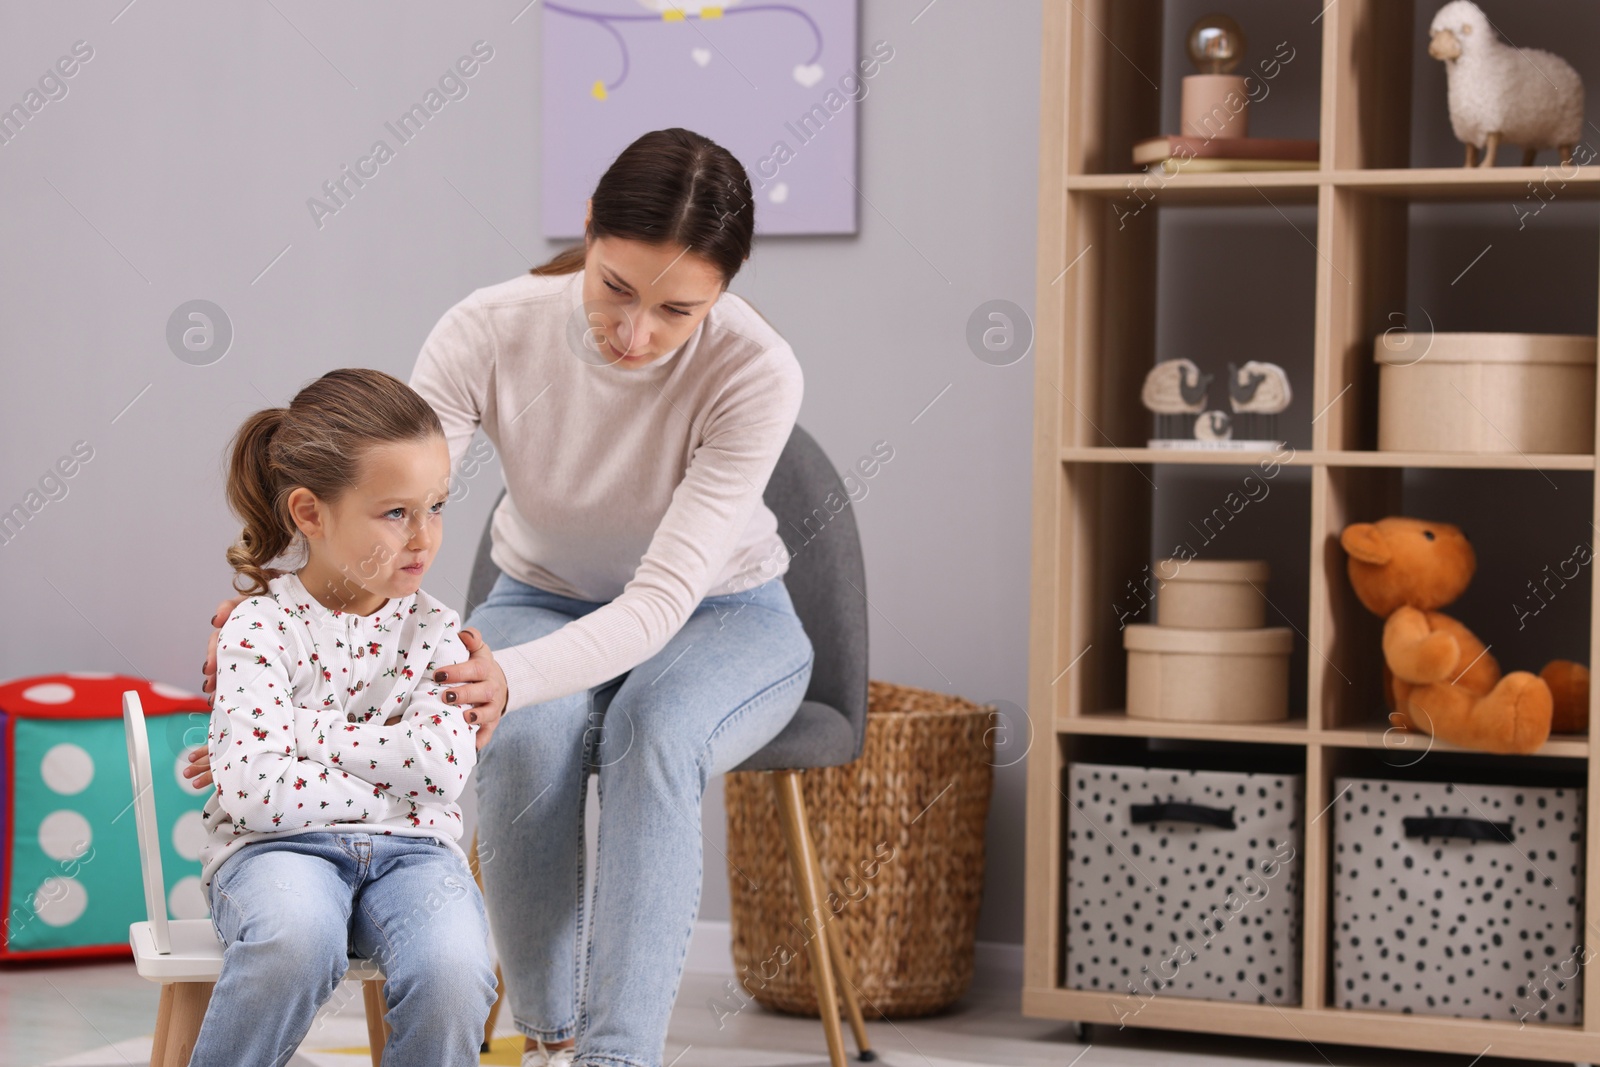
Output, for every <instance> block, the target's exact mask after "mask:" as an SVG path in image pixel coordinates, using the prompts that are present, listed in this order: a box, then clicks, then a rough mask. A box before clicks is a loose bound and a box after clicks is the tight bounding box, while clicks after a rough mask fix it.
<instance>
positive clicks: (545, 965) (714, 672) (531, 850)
mask: <svg viewBox="0 0 1600 1067" xmlns="http://www.w3.org/2000/svg"><path fill="white" fill-rule="evenodd" d="M600 606H601V605H600V604H599V603H596V602H592V601H585V600H574V599H571V598H569V597H564V596H558V595H557V594H555V593H551V592H547V591H545V590H542V589H538V588H535V587H533V586H530V585H527V584H525V583H523V582H519V581H517V580H515V579H513V578H511V577H510V576H508V575H505V574H502V575H501V576H500V577H499V579H498V580H497V581H496V582H495V584H494V587H493V588H492V589H491V590H490V591H489V595H488V596H487V597H486V598H485V599H484V601H483V603H482V604H481V605H479V606H478V608H477V609H476V610H474V611H473V613H472V617H471V618H470V619H468V620H467V625H469V626H474V627H477V629H478V631H479V632H480V633H482V634H483V637H484V640H485V641H487V642H488V644H489V647H490V648H496V649H498V648H504V647H507V646H510V645H518V644H522V643H523V642H525V641H531V640H533V639H534V638H537V637H542V636H543V635H545V634H547V633H550V632H551V631H553V630H556V629H559V628H560V627H561V626H563V625H565V624H566V623H567V622H569V621H570V620H572V619H576V618H579V617H581V616H583V615H587V614H588V613H589V612H591V611H594V610H595V609H596V608H599V607H600ZM811 664H812V649H811V640H810V638H808V637H807V636H806V633H805V630H804V629H803V628H802V627H801V624H800V620H799V618H798V617H797V616H796V615H795V613H794V604H793V603H792V602H791V601H790V599H789V590H788V589H787V588H786V587H785V586H784V584H783V580H782V578H781V576H780V577H778V578H772V579H769V580H768V581H766V582H763V583H762V584H761V585H758V586H756V587H755V588H753V589H750V590H748V591H746V592H743V593H730V594H727V595H724V596H713V597H706V598H704V599H703V600H701V601H700V603H699V604H698V605H696V607H695V609H694V611H693V613H692V614H691V615H690V617H689V619H688V621H687V622H685V623H684V625H683V627H682V628H681V629H680V630H679V631H678V632H677V633H676V634H675V635H673V637H672V638H671V639H670V640H669V641H668V642H667V644H666V646H665V647H664V648H662V649H661V651H660V652H658V653H656V654H655V655H654V656H652V657H650V658H649V659H647V660H645V661H644V662H643V663H641V664H639V665H638V666H636V667H634V668H633V669H632V670H630V671H628V672H626V673H625V674H623V675H621V676H620V680H619V679H611V680H609V681H607V682H605V683H603V684H601V685H598V686H596V687H595V688H593V689H590V690H586V691H584V692H580V693H575V694H573V695H571V696H567V697H561V698H558V699H555V700H551V701H548V702H546V703H544V704H536V705H527V706H524V707H517V708H511V709H509V710H508V711H507V712H506V715H505V717H504V718H503V719H502V720H501V722H500V725H499V726H498V727H496V729H495V733H494V737H493V738H492V739H491V740H490V742H489V743H488V744H487V745H485V746H484V748H483V750H482V751H481V752H480V753H479V754H478V767H477V789H478V820H479V822H478V856H479V865H480V866H479V869H480V870H481V871H482V873H483V887H484V898H485V902H486V903H487V905H488V909H489V916H490V919H491V925H492V926H493V928H494V936H495V944H496V946H497V947H498V949H499V952H500V963H501V969H502V972H503V974H504V977H505V984H506V993H507V995H508V997H509V999H510V1006H511V1012H512V1020H513V1023H514V1024H515V1025H516V1027H517V1029H518V1030H520V1031H521V1032H522V1033H523V1034H525V1035H527V1036H530V1037H538V1038H540V1039H542V1040H544V1041H546V1042H552V1041H561V1040H564V1039H566V1038H569V1037H576V1038H577V1044H578V1062H579V1063H581V1064H584V1065H601V1064H604V1065H611V1067H660V1064H661V1058H662V1053H663V1050H664V1049H665V1046H666V1040H667V1022H668V1019H669V1017H670V1016H671V1013H672V1004H673V1001H674V1000H675V999H676V998H677V994H678V984H679V981H680V979H681V978H682V976H683V962H684V955H685V953H686V952H687V951H688V946H689V934H690V931H691V930H692V928H693V926H694V921H695V916H696V913H697V912H698V910H699V906H700V879H701V874H702V863H701V860H702V856H701V833H700V800H701V796H702V795H703V794H704V792H705V788H706V783H707V781H709V780H710V778H711V776H712V775H716V774H721V773H723V772H724V771H727V770H729V769H731V768H733V767H736V766H738V765H739V764H740V763H742V762H743V761H744V760H745V759H746V758H747V757H749V756H750V755H751V754H752V753H754V752H756V751H757V750H759V749H760V748H762V747H763V746H764V745H766V743H767V742H768V741H770V740H772V738H773V737H775V736H777V734H778V732H779V731H780V730H782V729H783V727H784V726H785V725H787V724H788V722H789V720H790V719H791V718H793V717H794V713H795V709H797V708H798V707H799V706H800V701H801V699H802V698H803V697H804V695H805V692H806V687H807V685H808V684H809V683H810V680H811ZM608 690H609V691H610V692H612V693H614V694H615V695H614V696H613V697H612V699H611V703H610V705H609V707H608V708H607V709H606V710H605V712H604V714H603V716H602V715H601V714H599V713H597V712H596V710H595V695H596V694H597V693H602V692H605V691H608ZM591 772H594V773H598V774H599V777H600V812H599V821H600V826H599V838H598V841H599V843H598V846H597V867H598V870H596V872H595V875H594V919H593V923H592V924H590V929H588V931H587V938H586V937H585V933H586V931H585V926H586V924H585V921H584V904H585V900H584V871H583V861H584V824H583V820H584V800H585V798H586V796H587V793H588V775H589V774H590V773H591ZM580 948H581V952H580ZM580 990H581V992H580Z"/></svg>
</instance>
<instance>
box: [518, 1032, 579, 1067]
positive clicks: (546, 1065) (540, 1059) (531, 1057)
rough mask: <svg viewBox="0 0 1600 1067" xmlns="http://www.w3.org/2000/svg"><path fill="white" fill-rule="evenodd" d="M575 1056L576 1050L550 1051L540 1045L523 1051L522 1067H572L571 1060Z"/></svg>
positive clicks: (561, 1049) (560, 1049)
mask: <svg viewBox="0 0 1600 1067" xmlns="http://www.w3.org/2000/svg"><path fill="white" fill-rule="evenodd" d="M535 1040H537V1039H535ZM576 1055H577V1049H576V1048H559V1049H555V1050H551V1049H547V1048H545V1047H544V1045H543V1044H542V1043H541V1044H537V1045H536V1046H535V1047H533V1048H530V1049H525V1050H523V1053H522V1067H572V1060H573V1058H574V1057H575V1056H576Z"/></svg>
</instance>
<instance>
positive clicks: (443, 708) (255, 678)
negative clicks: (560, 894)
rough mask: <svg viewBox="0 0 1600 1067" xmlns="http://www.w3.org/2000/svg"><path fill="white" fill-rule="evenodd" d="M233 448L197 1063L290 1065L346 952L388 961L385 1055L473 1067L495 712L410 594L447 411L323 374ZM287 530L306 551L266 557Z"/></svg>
mask: <svg viewBox="0 0 1600 1067" xmlns="http://www.w3.org/2000/svg"><path fill="white" fill-rule="evenodd" d="M231 451H232V457H231V462H230V469H229V471H228V478H227V493H228V502H229V504H230V505H231V506H232V508H233V509H234V511H235V512H237V513H238V515H239V516H240V518H242V519H243V520H244V532H243V534H242V536H241V537H240V539H239V541H238V542H237V543H236V544H234V545H233V547H231V548H230V549H229V550H228V562H229V563H230V564H232V566H233V568H234V570H235V572H236V573H235V579H234V588H235V589H238V590H239V591H240V592H242V593H245V594H246V599H245V600H243V601H242V602H240V603H239V605H238V606H237V608H235V609H234V611H233V612H232V614H231V615H230V616H229V618H228V620H227V622H226V623H224V624H223V626H222V632H221V635H220V636H219V638H218V641H217V684H216V692H215V694H214V697H213V702H212V710H211V730H210V734H209V740H208V744H209V749H210V756H211V771H212V776H213V780H214V783H215V788H214V791H213V792H212V794H211V796H210V798H209V799H208V800H207V802H206V805H205V810H204V812H203V814H202V818H203V819H204V821H205V825H206V827H207V831H208V840H207V842H206V845H205V846H204V848H203V849H202V852H201V862H202V864H203V869H202V873H201V881H202V884H203V885H204V886H205V888H206V890H207V892H208V893H209V897H210V902H211V917H212V924H213V926H214V927H215V928H216V932H217V936H218V938H219V939H220V940H221V941H222V943H223V945H224V946H225V949H224V952H223V957H222V975H221V977H220V978H219V979H218V981H217V984H216V988H215V991H214V992H213V994H212V997H211V1003H210V1006H209V1007H208V1008H207V1010H206V1014H205V1020H204V1022H203V1024H202V1025H201V1029H200V1036H199V1039H198V1041H197V1042H196V1044H195V1049H194V1054H193V1056H192V1058H191V1059H190V1061H189V1062H190V1064H191V1065H192V1067H213V1065H224V1064H225V1065H228V1067H238V1065H241V1064H262V1065H268V1064H270V1065H273V1067H278V1065H281V1064H283V1063H285V1062H286V1061H287V1060H288V1059H289V1058H290V1056H292V1055H293V1053H294V1051H295V1049H296V1048H297V1047H298V1046H299V1045H300V1043H301V1041H302V1040H304V1038H305V1036H306V1034H307V1032H308V1031H309V1029H310V1027H311V1023H312V1021H313V1019H314V1018H315V1016H316V1013H317V1010H318V1008H319V1007H321V1005H322V1004H323V1002H324V1001H326V1000H327V999H328V997H329V996H330V995H331V994H332V993H333V991H334V989H335V988H336V987H337V985H338V984H339V981H340V979H341V978H342V976H343V975H344V972H345V969H346V965H347V958H348V956H349V955H352V954H354V955H358V956H365V957H367V958H369V959H372V960H374V961H375V962H377V963H378V964H379V965H380V966H381V967H382V969H383V973H384V976H385V982H384V995H385V999H386V1001H387V1004H388V1009H389V1010H388V1013H387V1015H386V1018H387V1020H388V1022H389V1024H390V1025H391V1027H392V1028H393V1032H392V1036H391V1037H390V1038H389V1040H388V1045H387V1047H386V1049H385V1052H384V1056H383V1063H384V1064H385V1065H386V1067H390V1065H392V1067H400V1065H407V1064H409V1065H416V1067H448V1065H466V1064H476V1063H478V1052H479V1045H480V1042H481V1041H482V1039H483V1027H484V1020H485V1019H486V1018H487V1017H488V1014H489V1008H490V1006H491V1005H492V1004H493V1003H494V999H495V987H496V982H495V977H494V970H493V967H492V965H491V962H490V959H489V956H488V923H487V919H486V918H485V915H484V906H483V899H482V897H481V895H480V894H479V892H478V888H477V885H476V883H475V882H474V880H473V877H472V874H471V872H470V871H469V870H468V868H467V860H466V856H465V854H464V853H463V852H462V850H461V846H460V844H459V843H458V839H459V838H460V836H461V829H462V827H461V809H460V807H459V806H458V805H457V803H456V798H457V797H458V796H459V795H460V794H461V792H462V790H463V788H464V787H465V785H466V778H467V774H468V772H469V771H471V770H472V768H473V766H474V765H475V764H476V762H477V746H476V741H477V739H478V738H479V736H480V735H479V730H480V729H483V730H486V731H487V730H492V728H493V724H494V722H495V721H496V720H497V719H498V718H499V715H500V711H501V710H503V709H493V708H488V707H473V708H469V707H467V706H466V705H460V706H458V705H457V702H456V694H455V693H454V692H451V691H450V690H449V689H446V688H445V687H443V686H440V685H437V684H436V683H435V679H434V673H433V672H434V670H435V667H436V665H444V666H448V665H450V664H454V663H459V662H462V661H464V660H466V659H467V658H468V651H467V648H466V646H465V645H464V643H463V642H462V639H461V637H460V636H459V627H460V620H459V618H458V616H457V613H456V612H455V611H453V610H451V609H450V608H448V607H446V606H445V605H444V604H442V603H440V602H439V601H437V600H435V599H434V598H433V597H431V596H429V595H428V594H427V593H424V592H423V591H422V589H421V583H422V576H423V575H424V574H426V573H427V570H428V566H429V564H431V563H432V562H433V558H434V554H435V553H436V552H437V551H438V549H439V540H440V534H441V527H442V524H443V519H442V517H441V511H442V509H443V507H444V503H445V499H446V497H447V496H448V494H449V489H450V486H449V481H450V477H449V476H450V458H449V452H448V451H447V449H446V445H445V439H444V434H443V431H442V429H441V427H440V424H439V419H438V417H437V416H436V415H435V414H434V411H433V409H432V408H431V407H430V406H429V405H428V403H427V402H426V401H424V400H423V399H422V398H421V397H420V396H418V395H417V394H416V393H415V392H413V391H412V390H411V388H410V387H409V386H407V385H406V384H405V383H404V382H402V381H400V380H399V379H398V378H395V377H393V376H391V375H388V374H385V373H383V372H381V371H376V370H365V369H343V370H335V371H331V372H329V373H328V374H325V375H323V376H322V377H321V378H319V379H317V380H316V381H314V382H312V383H311V384H310V385H308V386H306V387H305V388H304V389H302V390H301V391H300V393H299V394H298V395H297V396H295V398H294V400H293V402H291V403H290V405H289V406H288V407H287V408H271V409H268V410H265V411H258V412H256V413H255V414H254V415H252V416H250V417H249V418H248V419H247V420H245V423H244V425H243V426H242V427H241V428H240V429H239V431H238V433H237V434H236V435H235V436H234V439H233V442H232V445H231ZM291 547H298V548H300V549H301V550H302V551H303V560H302V561H300V566H299V567H298V569H297V570H294V571H291V572H287V573H282V574H279V575H277V576H272V575H269V574H268V572H267V571H266V569H265V568H266V566H267V564H268V563H269V562H271V561H272V560H274V559H276V558H277V557H278V556H280V555H282V554H283V553H284V552H285V551H286V550H288V549H290V548H291ZM241 578H242V579H243V580H244V582H245V583H246V585H243V586H241V585H240V580H241ZM473 636H474V644H477V643H478V641H477V640H476V635H475V634H474V635H473ZM483 736H484V737H486V736H487V732H486V733H485V734H484V735H483Z"/></svg>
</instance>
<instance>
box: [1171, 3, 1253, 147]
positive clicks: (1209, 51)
mask: <svg viewBox="0 0 1600 1067" xmlns="http://www.w3.org/2000/svg"><path fill="white" fill-rule="evenodd" d="M1186 43H1187V45H1188V49H1189V58H1190V59H1191V60H1193V61H1194V65H1195V67H1196V68H1197V69H1198V70H1199V71H1200V73H1199V74H1190V75H1188V76H1186V77H1185V78H1184V79H1183V121H1182V127H1183V133H1184V135H1185V136H1188V137H1200V138H1204V139H1205V140H1208V141H1209V140H1210V139H1212V138H1213V137H1247V136H1249V129H1250V98H1249V96H1248V95H1247V94H1246V92H1245V79H1244V78H1242V77H1240V76H1238V75H1235V74H1231V73H1229V72H1230V71H1232V70H1233V69H1234V68H1235V67H1237V66H1238V65H1239V60H1240V59H1241V58H1242V57H1243V56H1244V50H1245V46H1246V44H1247V42H1246V40H1245V36H1244V31H1243V30H1242V29H1240V28H1239V24H1238V23H1237V22H1235V21H1233V19H1231V18H1229V17H1228V16H1227V15H1207V16H1205V17H1204V18H1201V19H1199V20H1197V21H1196V22H1195V24H1194V25H1193V26H1190V27H1189V36H1188V39H1187V41H1186Z"/></svg>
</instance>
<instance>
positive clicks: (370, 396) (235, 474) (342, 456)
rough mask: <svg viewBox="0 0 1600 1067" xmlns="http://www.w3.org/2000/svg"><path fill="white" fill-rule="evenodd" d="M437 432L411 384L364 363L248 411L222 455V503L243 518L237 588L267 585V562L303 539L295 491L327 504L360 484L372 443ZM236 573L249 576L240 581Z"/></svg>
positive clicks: (234, 556)
mask: <svg viewBox="0 0 1600 1067" xmlns="http://www.w3.org/2000/svg"><path fill="white" fill-rule="evenodd" d="M443 435H444V428H443V427H442V426H441V425H440V422H439V416H438V415H437V414H436V413H435V412H434V410H433V408H431V407H429V406H428V402H427V401H426V400H424V399H422V397H421V396H420V395H418V394H417V392H416V390H414V389H412V388H411V387H410V386H408V385H407V384H406V383H405V382H403V381H401V380H400V379H399V378H396V377H394V376H393V375H392V374H386V373H385V372H383V371H381V370H372V369H370V368H366V367H343V368H340V369H339V370H331V371H329V372H328V373H327V374H324V375H323V376H322V377H320V378H318V379H317V380H316V381H314V382H311V383H310V384H309V385H307V386H306V387H305V388H304V389H301V390H300V392H299V393H297V394H295V398H294V399H293V400H292V401H290V403H289V406H288V407H286V408H267V409H265V410H263V411H257V412H256V413H255V414H253V415H251V416H250V417H249V418H247V419H245V421H244V424H243V425H242V426H240V427H239V429H238V432H236V433H235V434H234V435H233V440H232V442H231V443H230V445H229V459H228V484H227V494H228V505H229V507H231V508H233V511H234V513H235V514H236V515H238V516H239V518H240V519H241V520H242V521H243V522H244V530H243V532H242V533H240V535H239V539H238V540H237V541H235V542H234V543H233V544H232V545H231V546H229V548H228V564H229V566H231V567H232V568H233V569H234V572H235V573H234V580H233V588H234V591H235V592H239V593H243V594H245V595H246V596H256V595H261V594H264V593H266V592H267V591H268V586H267V582H268V580H269V579H270V578H271V575H269V574H268V573H267V569H266V568H267V564H268V563H270V562H272V561H273V560H275V559H277V558H278V557H279V556H281V555H283V554H284V553H285V552H286V551H287V550H288V549H289V548H291V547H292V546H293V545H294V543H295V541H296V539H297V538H298V537H299V532H300V531H299V528H298V527H297V526H296V525H295V522H294V516H292V515H291V514H289V495H290V494H291V493H293V492H294V490H295V489H298V488H305V489H309V490H310V491H311V492H312V493H313V494H314V495H315V496H316V497H317V498H318V499H319V500H322V501H324V502H325V503H328V504H332V503H333V502H335V501H336V500H338V499H339V497H340V496H341V495H343V493H344V492H345V491H346V490H348V489H350V488H351V487H352V486H354V485H355V484H356V483H357V482H358V480H359V479H360V477H361V468H362V460H363V457H364V456H365V455H366V452H367V450H368V449H370V448H372V447H373V446H374V445H382V444H385V443H388V442H392V441H413V440H419V439H422V438H426V437H431V436H440V437H442V436H443ZM444 488H445V490H446V491H448V487H444ZM241 579H242V580H243V581H244V582H245V583H247V584H246V585H243V586H241V584H240V581H241Z"/></svg>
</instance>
